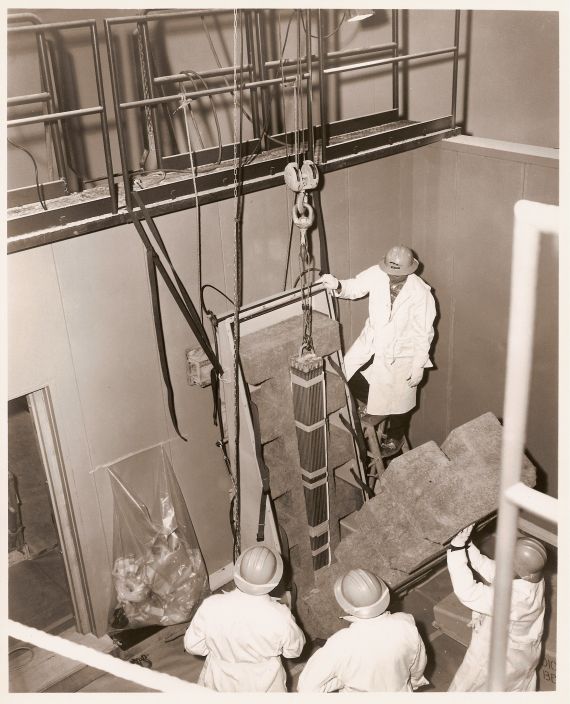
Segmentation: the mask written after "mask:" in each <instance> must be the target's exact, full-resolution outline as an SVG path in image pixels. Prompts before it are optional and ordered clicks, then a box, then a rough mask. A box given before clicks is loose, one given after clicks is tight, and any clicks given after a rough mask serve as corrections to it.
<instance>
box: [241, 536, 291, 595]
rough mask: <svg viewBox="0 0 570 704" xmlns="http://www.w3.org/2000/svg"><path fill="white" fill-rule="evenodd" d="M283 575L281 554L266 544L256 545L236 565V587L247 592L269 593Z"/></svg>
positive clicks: (243, 554) (245, 552)
mask: <svg viewBox="0 0 570 704" xmlns="http://www.w3.org/2000/svg"><path fill="white" fill-rule="evenodd" d="M282 576H283V560H282V559H281V555H280V554H279V553H278V552H276V551H275V550H272V549H271V548H269V547H267V546H266V545H254V546H253V547H251V548H248V549H247V550H245V551H244V552H242V554H241V555H240V556H239V557H238V559H237V560H236V563H235V565H234V582H235V584H236V587H237V588H238V589H239V590H240V591H242V592H245V593H246V594H256V595H259V594H269V592H270V591H272V590H273V589H275V587H276V586H277V585H278V584H279V582H280V580H281V577H282Z"/></svg>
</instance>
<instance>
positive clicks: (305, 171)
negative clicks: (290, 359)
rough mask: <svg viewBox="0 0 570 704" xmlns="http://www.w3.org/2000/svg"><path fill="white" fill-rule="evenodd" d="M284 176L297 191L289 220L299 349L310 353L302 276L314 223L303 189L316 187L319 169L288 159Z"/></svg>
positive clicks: (310, 336)
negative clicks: (293, 233)
mask: <svg viewBox="0 0 570 704" xmlns="http://www.w3.org/2000/svg"><path fill="white" fill-rule="evenodd" d="M284 176H285V183H286V185H287V187H288V188H290V189H291V190H292V191H293V192H295V193H296V194H297V195H296V197H295V203H294V204H293V210H292V220H293V224H294V225H295V226H296V227H298V228H299V279H300V281H301V308H302V311H303V339H302V342H301V350H300V354H301V355H302V354H305V353H310V352H314V349H313V316H312V308H311V296H310V285H309V286H306V282H305V277H306V276H307V274H308V272H309V271H310V270H311V269H312V257H311V255H310V254H309V247H308V243H307V231H308V230H309V229H310V228H311V227H312V226H313V224H314V222H315V211H314V210H313V206H312V205H311V204H310V203H309V195H308V193H307V191H309V190H313V189H314V188H316V187H317V185H318V182H319V172H318V170H317V167H316V166H315V164H314V163H313V162H312V161H310V160H309V159H305V161H304V162H303V166H302V167H301V168H299V166H298V164H297V162H289V163H288V164H287V166H286V167H285V172H284Z"/></svg>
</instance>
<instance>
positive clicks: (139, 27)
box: [7, 8, 460, 231]
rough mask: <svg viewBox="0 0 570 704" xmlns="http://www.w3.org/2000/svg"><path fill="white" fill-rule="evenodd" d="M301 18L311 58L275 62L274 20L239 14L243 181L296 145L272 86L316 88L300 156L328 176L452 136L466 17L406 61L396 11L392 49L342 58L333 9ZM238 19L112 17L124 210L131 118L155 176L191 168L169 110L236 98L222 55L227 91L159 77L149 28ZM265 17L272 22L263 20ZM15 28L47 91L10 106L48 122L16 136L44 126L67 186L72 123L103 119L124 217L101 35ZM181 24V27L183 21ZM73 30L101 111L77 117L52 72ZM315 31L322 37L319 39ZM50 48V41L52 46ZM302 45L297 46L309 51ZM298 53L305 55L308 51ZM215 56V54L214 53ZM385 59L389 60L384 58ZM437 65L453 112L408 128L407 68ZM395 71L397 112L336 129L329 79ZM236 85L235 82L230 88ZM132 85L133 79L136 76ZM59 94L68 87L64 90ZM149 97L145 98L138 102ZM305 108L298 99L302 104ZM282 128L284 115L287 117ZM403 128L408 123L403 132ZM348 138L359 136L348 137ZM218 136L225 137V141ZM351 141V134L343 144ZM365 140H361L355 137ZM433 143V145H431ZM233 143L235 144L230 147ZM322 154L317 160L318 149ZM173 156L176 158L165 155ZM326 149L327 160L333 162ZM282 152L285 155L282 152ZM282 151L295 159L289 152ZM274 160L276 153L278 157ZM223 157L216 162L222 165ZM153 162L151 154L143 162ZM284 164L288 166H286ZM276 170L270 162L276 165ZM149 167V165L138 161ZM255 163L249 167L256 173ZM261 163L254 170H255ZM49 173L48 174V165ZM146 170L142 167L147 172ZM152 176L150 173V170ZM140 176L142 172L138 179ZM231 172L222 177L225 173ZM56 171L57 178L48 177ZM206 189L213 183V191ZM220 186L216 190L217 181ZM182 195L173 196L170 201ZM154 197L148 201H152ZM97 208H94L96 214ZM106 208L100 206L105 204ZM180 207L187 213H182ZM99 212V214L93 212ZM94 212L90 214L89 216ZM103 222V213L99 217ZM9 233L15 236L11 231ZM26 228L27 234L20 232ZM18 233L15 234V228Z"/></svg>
mask: <svg viewBox="0 0 570 704" xmlns="http://www.w3.org/2000/svg"><path fill="white" fill-rule="evenodd" d="M294 12H296V13H297V22H298V23H299V27H298V30H297V31H298V33H299V34H298V41H301V40H302V38H303V33H304V39H305V41H304V55H301V56H299V57H297V58H287V59H285V58H278V59H275V58H273V57H268V56H267V55H266V54H267V51H268V50H267V47H266V45H265V42H264V35H265V34H266V29H267V22H269V21H273V19H272V18H271V17H270V16H269V15H268V14H267V11H264V10H255V9H254V10H240V13H241V19H242V21H243V36H244V65H243V66H240V67H237V69H238V80H237V90H239V91H241V92H242V93H245V98H246V100H245V101H244V102H246V101H247V102H248V109H249V110H250V111H251V123H252V134H253V139H248V140H246V142H247V143H244V148H243V153H244V154H245V155H246V156H247V157H248V159H249V157H250V156H251V157H252V158H251V159H250V160H249V162H248V166H247V167H246V169H245V172H244V174H245V175H244V178H245V179H246V180H247V179H248V178H252V179H258V180H259V179H260V178H264V177H272V176H274V175H275V174H277V173H279V172H280V171H282V169H283V168H284V163H282V161H283V159H285V162H286V161H287V159H288V158H289V157H287V155H285V156H284V157H283V158H282V159H281V157H278V156H276V155H275V156H271V157H270V159H269V161H267V160H265V165H264V166H260V165H259V160H258V162H256V163H253V160H254V159H253V157H255V154H253V152H254V151H255V152H256V153H259V152H262V151H264V150H265V151H267V150H269V149H270V148H271V147H272V145H273V144H274V143H275V142H278V143H281V144H284V145H285V146H286V147H288V146H289V145H290V144H292V142H293V139H294V134H293V133H292V132H287V129H285V131H284V133H279V132H277V133H276V130H275V129H274V127H273V124H274V120H273V119H272V118H273V115H274V114H275V112H276V113H279V111H280V110H281V109H283V110H284V109H285V108H284V106H280V107H279V108H278V109H277V110H276V111H274V109H273V108H272V105H271V100H272V97H274V96H272V91H273V90H274V89H275V87H278V88H279V87H283V88H285V87H286V86H287V87H294V86H296V83H297V81H298V80H299V79H300V80H301V81H302V83H303V88H302V90H301V89H300V88H299V86H297V88H298V90H299V92H301V94H302V93H303V92H304V93H305V95H309V94H311V95H312V93H313V86H314V87H315V104H318V105H320V109H318V110H317V112H318V116H317V118H318V119H317V120H315V121H313V109H314V106H313V101H312V100H306V101H305V103H306V108H303V109H306V121H304V120H302V121H301V122H302V123H303V122H305V124H306V125H310V128H307V127H304V126H303V125H302V127H303V129H301V130H299V142H300V145H299V146H300V148H301V151H302V152H303V153H304V154H305V155H309V158H316V159H317V161H318V162H319V163H321V164H323V167H324V168H325V169H327V168H328V169H332V170H334V169H336V168H341V167H342V165H343V164H344V163H345V160H346V159H351V160H352V161H351V163H353V162H354V163H356V161H355V159H356V158H357V157H358V155H359V153H360V152H363V157H362V158H363V159H366V158H370V156H368V157H366V156H365V155H364V153H368V151H369V150H371V149H373V150H376V149H382V150H383V153H386V154H388V153H393V152H395V151H398V150H399V149H401V148H412V147H411V146H407V147H399V146H398V144H400V143H401V142H402V141H406V140H407V141H409V142H413V143H414V145H415V146H418V145H419V144H422V143H428V142H429V141H430V140H431V141H433V140H434V139H437V134H439V135H442V134H445V135H449V134H450V130H452V128H454V126H455V122H456V115H455V109H456V104H457V75H458V70H457V69H458V59H459V46H458V44H459V23H460V11H459V10H457V11H455V15H454V16H455V34H454V44H453V45H452V46H447V47H445V48H442V49H433V50H429V51H422V52H416V53H406V54H403V55H401V54H400V53H399V52H400V47H399V41H400V37H399V24H400V17H399V11H398V10H392V11H391V41H388V42H386V43H382V44H375V45H371V46H367V47H362V48H351V49H341V50H337V51H329V50H328V47H327V41H326V40H327V37H328V35H327V34H326V33H325V29H326V19H327V11H323V10H317V11H315V10H295V11H294ZM232 13H233V10H232V9H231V8H228V9H207V10H175V11H171V10H169V11H162V10H159V11H156V10H146V11H143V12H142V13H141V14H137V15H129V16H124V17H114V18H107V19H105V20H104V29H105V39H106V46H107V53H108V59H109V71H110V78H111V88H112V93H113V105H114V114H115V120H116V129H117V139H118V146H119V158H120V176H121V177H122V181H123V185H124V192H125V200H126V204H127V207H128V208H130V207H131V206H132V203H131V188H132V181H131V179H132V176H133V173H135V172H136V170H135V171H133V169H132V168H131V159H130V155H129V148H130V144H131V140H130V139H128V138H127V132H128V131H127V127H126V124H125V123H124V118H125V115H126V111H130V110H133V109H135V110H140V111H141V113H142V115H143V118H144V119H145V121H146V125H142V136H143V141H144V146H145V152H144V154H146V155H147V156H148V154H149V153H150V151H151V147H152V149H153V156H154V163H153V166H152V169H154V168H155V166H154V164H156V169H157V170H160V169H164V168H166V169H171V170H175V171H176V170H179V167H180V166H182V170H185V166H186V164H185V161H184V159H185V158H186V156H187V150H189V149H191V146H190V145H188V147H186V146H185V147H184V149H183V150H182V151H180V149H179V147H178V145H177V137H176V131H175V125H174V122H173V120H174V118H173V115H172V114H171V113H170V111H169V110H168V105H169V104H170V103H173V102H175V103H177V105H181V104H182V103H183V101H191V100H195V99H197V98H202V97H206V96H209V97H212V96H216V95H224V94H225V95H227V94H230V93H231V92H232V91H233V89H234V86H233V76H234V72H235V71H236V67H234V66H222V65H221V62H220V60H219V59H218V57H217V56H216V62H217V64H218V66H217V67H215V68H205V70H203V71H200V74H196V75H199V76H200V77H201V78H203V79H221V80H224V84H222V85H218V84H214V86H208V85H205V84H202V86H198V85H188V84H189V82H192V78H191V75H192V74H193V71H189V72H188V73H185V72H176V73H173V72H169V73H165V74H164V75H161V74H160V73H159V71H158V70H157V67H156V66H155V61H154V57H153V51H152V41H151V34H150V29H149V28H150V26H151V23H156V22H158V21H164V20H175V21H178V20H180V21H181V20H189V21H197V20H198V21H199V20H202V19H204V18H208V17H212V16H221V17H223V16H224V15H229V16H231V14H232ZM264 13H265V14H264ZM301 21H303V23H304V25H305V26H304V29H301V28H300V23H301ZM8 22H9V23H11V24H12V25H13V24H15V23H21V24H23V23H32V24H31V26H9V27H8V33H9V35H11V36H16V35H21V34H25V33H28V34H29V33H33V34H35V35H36V37H37V42H38V56H39V63H40V75H41V87H40V90H38V91H37V92H35V93H30V94H28V95H18V96H15V97H11V98H9V99H8V106H9V107H11V108H12V107H15V106H24V105H34V104H40V105H42V106H43V110H44V112H43V114H42V115H33V116H29V117H18V119H13V120H9V121H8V123H7V126H8V127H9V128H16V127H26V126H28V125H33V124H42V123H43V124H44V125H45V126H46V134H48V133H49V134H50V135H51V136H52V141H53V152H54V156H55V162H56V165H57V170H58V173H59V174H60V175H61V177H62V178H63V180H64V182H67V181H68V173H67V169H68V168H70V166H69V165H68V164H67V162H66V157H65V150H64V148H63V146H64V145H63V144H62V141H63V140H62V132H63V136H65V130H66V121H67V120H70V119H72V118H74V117H83V116H89V115H98V116H99V119H100V122H101V135H102V140H103V151H104V157H105V165H106V176H105V177H104V178H106V180H107V181H108V184H109V191H110V201H111V209H112V213H117V212H118V196H117V192H116V187H115V183H114V180H113V168H112V159H111V150H110V146H109V145H110V139H109V128H108V124H107V115H106V108H105V97H104V92H103V79H102V73H101V62H100V56H99V49H98V43H97V31H96V26H95V21H94V20H83V21H72V22H55V23H49V24H44V23H43V22H42V21H41V20H40V19H39V18H38V17H37V16H36V15H32V14H31V13H21V14H12V15H8ZM178 24H179V23H178ZM128 25H132V34H131V36H132V37H134V38H135V39H136V40H137V41H138V44H139V58H138V62H139V63H140V66H139V75H138V79H139V82H140V85H139V92H138V94H137V93H134V94H132V96H133V99H125V96H124V95H123V92H125V88H124V85H125V77H126V75H123V73H122V70H121V62H120V61H119V60H118V56H117V53H116V52H117V46H116V39H117V37H116V34H115V33H114V30H115V29H116V28H117V27H119V26H128ZM72 29H74V30H75V29H86V30H88V31H89V34H90V41H91V48H92V52H93V66H94V75H95V81H96V88H97V103H98V104H97V105H94V106H90V107H86V106H82V107H80V108H78V109H75V110H62V109H60V108H59V106H58V102H59V101H58V99H57V90H58V86H56V85H54V83H55V79H56V78H57V76H56V75H53V76H52V67H51V66H50V46H49V45H48V39H47V37H48V36H49V33H50V32H55V31H67V30H72ZM312 32H315V34H312ZM312 36H315V37H316V38H317V40H318V49H317V51H316V53H313V45H312V42H311V37H312ZM50 42H51V38H50ZM302 46H303V44H302V43H301V44H299V47H302ZM300 50H301V53H303V49H302V48H301V49H300ZM214 53H215V51H214ZM386 55H387V56H386ZM432 57H436V58H438V57H441V58H444V59H445V58H447V57H450V58H452V60H453V79H452V105H451V114H448V115H446V116H444V117H441V118H437V119H436V120H429V121H426V122H419V123H418V122H414V121H410V120H404V121H402V120H401V118H400V104H399V103H400V97H401V96H400V89H399V83H400V78H401V73H400V67H401V66H402V65H407V64H408V63H409V62H412V61H416V60H422V59H426V58H432ZM390 67H391V80H392V86H391V89H392V90H391V93H392V96H391V103H392V105H391V109H388V110H385V111H384V112H378V113H374V114H372V115H362V116H359V117H352V118H348V119H343V120H339V121H336V122H330V120H329V106H328V101H327V80H328V77H330V76H337V75H342V74H343V73H348V72H352V71H360V70H366V71H368V70H370V71H372V72H375V71H378V70H381V69H383V68H390ZM229 77H231V79H232V80H227V79H228V78H229ZM128 80H131V79H130V78H129V79H128ZM177 83H178V84H180V87H179V88H178V90H169V88H168V86H170V85H172V84H177ZM59 90H61V88H59ZM140 95H142V98H141V97H138V96H140ZM302 102H303V101H301V103H302ZM159 110H164V113H165V116H166V122H167V127H168V131H169V137H170V146H169V147H166V146H165V145H166V143H165V142H164V139H165V135H166V130H165V129H163V128H164V126H165V125H164V122H162V120H161V118H162V113H160V112H159ZM281 119H282V121H283V124H285V116H284V115H282V117H281ZM389 123H398V124H394V125H393V126H392V127H393V129H392V128H390V129H388V130H384V129H383V130H374V129H370V130H368V128H376V127H380V126H383V125H387V124H389ZM404 123H405V124H404ZM351 133H355V135H354V136H353V137H350V134H351ZM219 134H220V133H219ZM345 135H348V137H347V138H345ZM357 135H359V136H357ZM432 135H433V137H432ZM219 141H220V142H221V141H222V139H221V137H220V139H219ZM230 141H231V140H230ZM231 146H232V145H231V144H228V145H225V146H222V145H221V144H220V145H218V149H217V150H216V149H215V148H213V147H204V148H203V149H202V148H201V149H199V150H196V153H195V155H194V156H195V158H194V162H195V164H197V165H200V166H201V165H204V164H213V163H218V162H219V161H220V158H221V157H220V155H221V154H223V155H224V156H223V159H224V160H227V159H228V158H230V156H228V154H230V153H231V151H232V150H231V148H230V147H231ZM315 148H317V155H316V157H313V151H314V150H315ZM169 149H170V151H168V150H169ZM327 150H328V157H327ZM281 151H283V150H281ZM285 152H287V153H288V152H289V150H288V148H286V149H285ZM276 154H277V153H276ZM216 157H217V159H218V162H216ZM145 158H146V156H145ZM280 159H281V161H280ZM270 162H271V163H270ZM140 163H141V164H143V165H144V162H143V161H142V158H141V161H140ZM250 164H251V165H250ZM256 164H257V165H256ZM50 168H51V167H50ZM142 168H144V166H143V167H142ZM152 169H151V170H152ZM140 170H141V169H139V171H140ZM220 171H224V169H223V168H222V169H220ZM50 173H51V171H50ZM98 180H101V179H99V178H96V179H91V181H98ZM227 180H228V179H227V178H225V177H224V175H223V174H219V178H217V176H216V177H214V176H213V175H210V176H208V177H207V178H206V176H204V177H203V178H201V177H199V178H198V179H197V180H196V182H195V183H194V185H192V184H188V185H183V183H185V181H184V179H182V180H180V183H179V184H177V185H176V186H173V187H172V189H171V190H170V193H171V196H170V200H172V199H174V198H178V197H179V196H181V195H184V196H186V195H189V189H193V188H194V186H195V185H196V184H197V186H196V188H197V189H198V190H202V189H203V188H220V187H221V188H223V187H224V186H225V185H227V184H226V182H227ZM206 182H207V184H206ZM214 182H215V183H214ZM47 186H48V187H49V188H50V191H49V192H50V193H51V192H53V188H51V186H52V184H47ZM172 194H175V195H172ZM148 196H149V197H152V196H151V194H150V193H149V194H148ZM94 207H95V206H93V208H94ZM101 207H108V206H103V204H102V203H101ZM180 207H187V206H186V205H183V204H182V205H180ZM93 208H92V209H93ZM90 212H91V211H90ZM101 214H103V213H101ZM14 227H15V226H13V225H11V228H12V231H15V230H14ZM22 227H27V225H23V224H22ZM17 229H18V228H16V230H17Z"/></svg>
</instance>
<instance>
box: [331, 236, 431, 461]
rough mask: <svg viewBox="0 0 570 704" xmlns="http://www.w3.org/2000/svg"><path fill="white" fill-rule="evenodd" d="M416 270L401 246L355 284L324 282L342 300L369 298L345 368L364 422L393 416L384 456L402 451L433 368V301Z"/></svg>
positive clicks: (334, 280)
mask: <svg viewBox="0 0 570 704" xmlns="http://www.w3.org/2000/svg"><path fill="white" fill-rule="evenodd" d="M418 265H419V262H418V260H417V259H416V258H415V257H414V255H413V252H412V250H411V249H409V247H405V246H404V245H397V246H395V247H392V248H391V249H389V250H388V252H387V253H386V255H385V257H384V259H383V260H382V261H380V263H379V264H375V265H374V266H372V267H370V268H369V269H365V270H364V271H362V272H361V273H360V274H358V275H357V276H356V277H355V278H353V279H345V280H342V281H339V279H337V278H336V277H335V276H333V275H332V274H324V275H323V276H322V277H321V278H320V281H321V282H322V283H323V284H324V285H325V286H326V287H327V288H328V289H330V290H332V291H333V292H334V294H335V295H336V296H339V297H340V298H349V299H356V298H362V297H363V296H366V295H367V296H368V297H369V302H368V319H367V320H366V323H365V324H364V328H363V329H362V332H361V333H360V335H359V337H358V338H357V340H356V341H355V342H354V344H353V345H352V346H351V347H350V349H349V350H348V352H347V353H346V355H345V358H344V365H345V369H346V377H347V380H348V381H349V387H350V389H351V391H352V393H353V395H354V396H355V397H356V398H357V399H358V400H359V401H361V402H362V403H365V404H366V408H365V409H364V411H363V419H364V420H367V421H368V422H372V423H374V424H375V425H376V424H378V423H379V422H380V421H381V420H384V418H385V417H386V416H390V417H391V418H390V427H389V429H388V431H387V434H388V437H387V438H386V440H385V441H384V443H383V447H382V450H383V453H385V454H386V455H388V454H393V453H394V452H396V451H397V450H399V449H400V447H401V446H402V443H403V438H404V434H405V433H406V432H407V428H408V425H409V419H410V415H411V411H412V410H413V408H414V407H415V405H416V392H417V386H418V384H419V383H420V382H421V380H422V379H423V376H424V370H425V369H426V368H427V367H431V366H433V365H432V363H431V361H430V358H429V350H430V346H431V343H432V340H433V336H434V329H433V321H434V318H435V314H436V309H435V301H434V298H433V296H432V294H431V289H430V287H429V286H428V285H427V284H426V283H425V282H424V281H423V280H422V279H421V278H420V277H419V276H417V275H416V274H414V272H415V271H416V269H417V268H418Z"/></svg>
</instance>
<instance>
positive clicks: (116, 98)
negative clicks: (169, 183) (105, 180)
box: [104, 19, 132, 209]
mask: <svg viewBox="0 0 570 704" xmlns="http://www.w3.org/2000/svg"><path fill="white" fill-rule="evenodd" d="M104 22H105V38H106V40H107V56H108V57H109V69H110V71H111V87H112V89H113V105H114V108H115V122H116V124H117V139H118V141H119V154H120V156H121V172H122V174H123V186H124V189H125V202H126V204H127V208H128V209H131V208H132V198H131V185H130V181H129V169H128V155H127V145H126V144H125V134H124V132H123V119H122V118H123V113H122V110H121V95H120V93H119V72H118V70H117V63H116V61H115V52H114V47H113V35H112V32H111V25H110V24H109V20H108V19H106V20H104Z"/></svg>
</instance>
